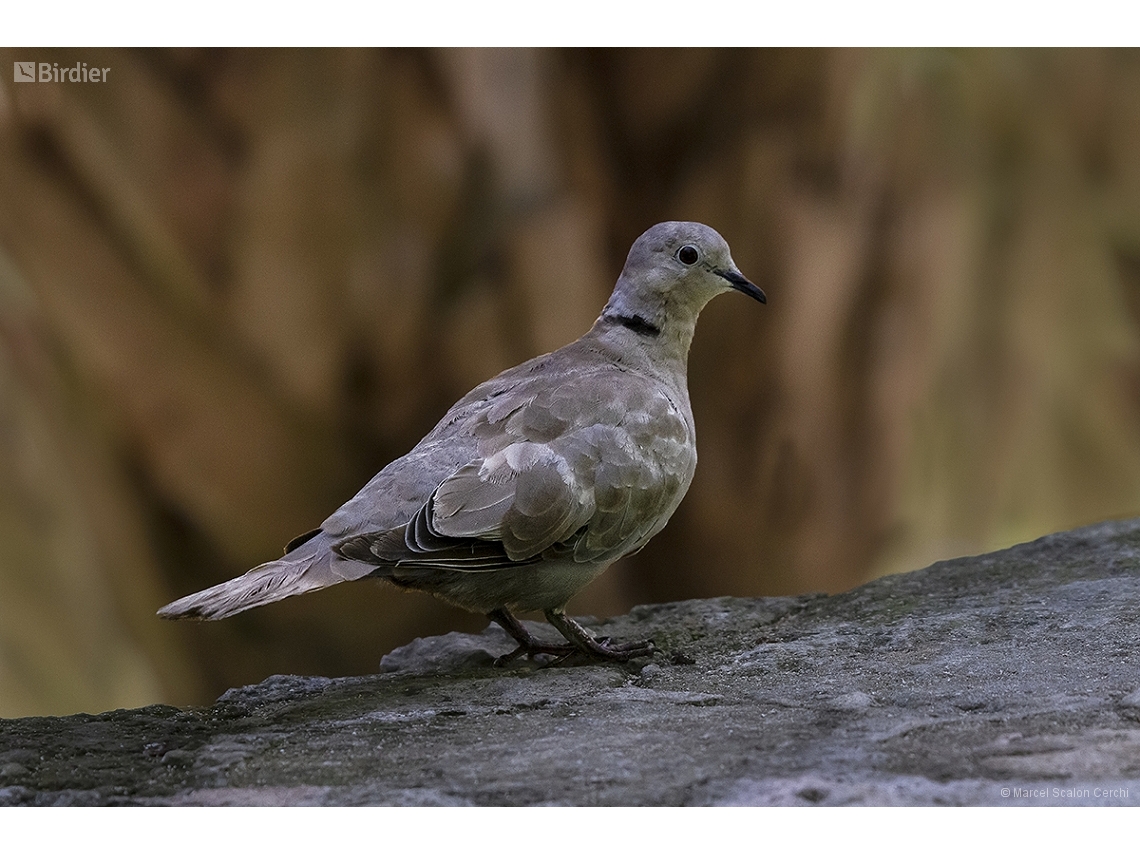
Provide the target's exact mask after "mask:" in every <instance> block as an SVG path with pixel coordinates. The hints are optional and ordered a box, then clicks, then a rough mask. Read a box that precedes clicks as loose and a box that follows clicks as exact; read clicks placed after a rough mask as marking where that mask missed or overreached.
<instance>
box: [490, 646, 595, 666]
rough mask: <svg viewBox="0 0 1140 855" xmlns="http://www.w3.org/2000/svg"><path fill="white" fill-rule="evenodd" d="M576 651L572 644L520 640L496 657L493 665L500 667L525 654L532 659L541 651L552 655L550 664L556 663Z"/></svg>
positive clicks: (564, 659)
mask: <svg viewBox="0 0 1140 855" xmlns="http://www.w3.org/2000/svg"><path fill="white" fill-rule="evenodd" d="M578 652H579V650H578V648H577V647H575V646H574V645H573V644H542V643H540V642H537V641H535V642H533V643H531V644H524V643H521V642H520V644H519V646H518V647H516V648H515V649H514V650H512V651H511V652H510V653H504V654H503V655H502V656H500V657H499V658H498V659H496V660H495V662H494V665H495V667H496V668H502V667H504V666H506V665H510V664H511V663H512V662H514V661H515V660H516V659H518V658H519V657H520V656H525V657H526V658H527V659H534V657H535V656H538V655H539V654H542V653H545V654H547V655H548V656H553V657H554V662H553V663H552V664H557V663H560V662H564V661H566V659H568V658H570V657H571V656H573V655H574V654H575V653H578Z"/></svg>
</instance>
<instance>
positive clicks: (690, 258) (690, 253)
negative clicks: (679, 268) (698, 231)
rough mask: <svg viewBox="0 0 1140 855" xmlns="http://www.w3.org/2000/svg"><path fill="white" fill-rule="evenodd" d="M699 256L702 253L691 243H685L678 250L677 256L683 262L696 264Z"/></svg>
mask: <svg viewBox="0 0 1140 855" xmlns="http://www.w3.org/2000/svg"><path fill="white" fill-rule="evenodd" d="M699 257H700V253H699V252H697V248H696V247H695V246H690V245H689V244H685V245H684V246H683V247H681V248H680V249H679V250H677V258H678V260H679V261H680V262H681V263H682V264H696V263H697V259H698V258H699Z"/></svg>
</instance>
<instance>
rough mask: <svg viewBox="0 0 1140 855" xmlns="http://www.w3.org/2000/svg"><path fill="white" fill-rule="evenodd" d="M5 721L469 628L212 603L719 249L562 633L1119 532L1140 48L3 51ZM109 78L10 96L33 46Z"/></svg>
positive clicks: (1131, 361)
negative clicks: (193, 596)
mask: <svg viewBox="0 0 1140 855" xmlns="http://www.w3.org/2000/svg"><path fill="white" fill-rule="evenodd" d="M0 60H2V62H0V72H2V78H0V80H2V82H0V716H23V715H39V714H64V713H71V712H76V711H80V710H82V711H89V712H97V711H101V710H106V709H110V708H114V707H130V706H139V705H143V704H147V703H154V702H160V701H161V702H168V703H177V704H188V703H199V704H200V703H208V702H209V701H211V700H212V699H213V698H214V697H216V696H217V695H218V694H219V693H220V692H222V691H224V690H225V689H226V688H228V687H230V686H236V685H241V684H244V683H250V682H256V681H258V680H261V679H263V678H265V677H267V676H269V675H271V674H274V673H302V674H323V675H326V676H337V675H343V674H357V673H368V672H372V671H375V670H376V668H377V666H378V663H379V660H380V657H381V656H382V655H383V654H384V653H385V652H387V651H388V650H390V649H391V648H392V647H394V646H396V645H399V644H402V643H405V642H407V641H409V640H411V639H412V638H414V637H416V636H418V635H429V634H436V633H443V632H447V631H450V630H464V631H478V630H480V629H481V628H482V627H483V626H485V625H486V621H485V619H483V618H480V617H479V616H474V615H468V614H466V613H463V612H460V611H457V610H455V609H452V608H449V607H447V606H444V605H442V604H440V603H437V602H435V601H434V600H432V599H431V598H430V597H428V596H426V595H422V594H405V593H401V592H398V591H396V590H395V589H391V588H384V587H382V586H381V585H380V583H371V582H365V583H356V584H353V585H343V586H339V587H336V588H332V589H329V590H326V591H323V592H320V593H317V594H310V595H307V596H305V597H300V598H295V599H293V600H288V601H285V602H282V603H279V604H276V605H272V606H269V607H267V608H264V609H258V610H254V611H252V612H247V613H245V614H243V615H240V616H238V617H236V618H233V619H230V620H228V621H223V622H220V623H216V624H194V623H167V622H163V621H160V620H158V619H157V618H155V616H154V611H155V609H157V608H158V607H159V606H161V605H162V604H164V603H166V602H167V601H169V600H171V599H174V598H175V597H178V596H181V595H183V594H187V593H190V592H192V591H196V590H198V589H200V588H202V587H205V586H207V585H210V584H213V583H216V582H219V581H222V580H224V579H227V578H230V577H232V576H235V575H237V574H239V573H242V572H244V571H245V570H246V569H247V568H249V567H251V566H253V565H255V564H258V563H260V562H262V561H265V560H268V559H270V558H273V557H276V556H278V555H280V553H281V550H282V547H283V545H284V544H285V543H286V542H287V541H288V540H289V539H290V538H292V537H293V536H294V535H297V534H299V533H301V532H304V531H307V530H309V529H311V528H313V527H315V526H317V525H319V524H320V522H321V521H322V520H323V519H324V518H325V517H326V516H327V515H328V514H329V513H330V512H331V511H332V510H334V509H335V508H336V507H337V506H338V505H339V504H340V503H341V502H343V501H344V500H345V499H347V498H348V497H349V496H351V495H352V494H353V493H354V492H355V491H356V490H357V489H358V488H359V487H360V486H361V485H362V484H363V483H364V482H365V481H366V480H367V479H368V478H369V477H371V475H372V474H373V473H374V472H375V471H377V470H378V469H379V468H381V467H382V466H383V465H384V464H385V463H387V462H388V461H389V460H391V459H393V458H394V457H396V456H398V455H400V454H402V453H404V452H405V451H407V450H408V449H409V448H410V447H411V446H412V445H413V444H414V443H415V442H416V441H417V440H418V439H419V438H420V437H421V436H422V434H423V433H425V432H426V431H427V430H428V429H429V428H430V427H431V426H432V425H433V424H434V423H435V422H436V421H437V420H438V418H439V417H440V416H441V415H442V414H443V412H444V411H445V410H446V408H447V407H448V406H449V405H450V404H451V403H452V402H453V401H454V400H456V399H457V398H458V397H459V396H461V395H462V394H463V393H465V392H466V391H467V390H468V389H469V388H471V387H472V386H473V385H475V384H476V383H478V382H480V381H482V380H484V379H486V378H488V377H490V376H492V375H493V374H495V373H496V372H498V371H500V370H502V369H504V368H507V367H509V366H511V365H513V364H515V363H517V362H519V361H521V360H523V359H526V358H528V357H530V356H533V355H535V354H538V353H541V352H543V351H548V350H551V349H554V348H556V347H559V346H560V345H562V344H565V343H567V342H569V341H571V340H573V339H574V338H576V337H577V336H578V335H580V334H581V333H582V332H584V331H585V330H586V329H587V328H588V327H589V326H590V324H591V323H592V321H593V319H594V318H595V317H596V315H597V314H598V312H599V310H600V309H601V306H602V305H603V304H604V302H605V300H606V298H607V296H608V294H609V292H610V289H611V287H612V284H613V281H614V279H615V278H616V276H617V273H618V271H619V270H620V268H621V265H622V262H623V260H624V257H625V254H626V252H627V250H628V248H629V245H630V243H631V242H632V241H633V239H634V238H636V237H637V235H638V234H640V233H641V232H642V231H643V230H644V229H646V228H647V227H649V226H650V225H652V224H654V223H656V222H658V221H661V220H666V219H694V220H701V221H704V222H706V223H709V224H710V225H712V226H713V227H715V228H716V229H718V230H719V231H720V232H721V233H722V234H723V235H724V236H725V237H726V238H727V240H728V241H729V244H730V245H731V246H732V249H733V255H734V257H735V259H736V261H737V263H738V265H739V266H740V268H741V270H743V271H744V273H745V274H746V275H748V276H749V277H750V278H751V279H753V281H755V282H756V283H757V284H759V285H761V286H762V287H763V288H764V289H765V290H766V291H767V293H768V297H769V302H768V305H767V306H765V307H760V306H757V305H756V304H754V303H752V302H751V301H747V300H745V299H744V298H736V297H733V296H726V297H722V298H720V299H718V300H716V301H714V302H713V303H712V304H711V305H710V306H709V307H708V309H706V310H705V312H704V314H703V315H702V317H701V322H700V326H699V328H698V331H697V336H696V341H695V344H694V346H693V351H692V354H691V360H690V389H691V393H692V398H693V409H694V411H695V415H696V421H697V425H698V447H699V453H700V464H699V466H698V467H697V475H696V479H695V481H694V483H693V486H692V489H691V490H690V492H689V495H688V497H687V498H686V500H685V502H684V503H683V505H682V506H681V509H680V510H679V511H678V513H677V514H676V516H675V517H674V518H673V521H672V522H671V523H670V525H669V526H668V528H666V529H665V531H664V532H663V533H662V534H660V535H658V537H657V538H656V539H655V540H654V541H653V542H652V543H651V544H650V545H649V546H648V547H647V548H646V549H645V550H644V551H643V552H641V553H639V554H638V555H636V556H633V557H631V558H628V559H626V560H624V561H622V562H620V563H619V564H618V565H616V566H615V567H614V568H613V569H612V570H610V571H609V572H608V573H607V574H605V575H604V576H603V577H602V578H601V579H600V580H598V581H597V582H595V583H594V585H593V586H591V587H590V588H588V589H587V590H586V591H585V592H584V593H583V594H582V595H580V596H579V598H578V599H576V600H575V601H573V602H572V604H571V609H570V610H571V612H572V613H575V614H596V615H608V614H616V613H621V612H624V611H626V610H628V609H629V608H630V607H631V606H633V605H635V604H637V603H646V602H662V601H669V600H675V599H682V598H689V597H710V596H719V595H725V594H732V595H740V596H759V595H775V594H793V593H799V592H806V591H829V592H835V591H842V590H845V589H848V588H851V587H852V586H855V585H857V584H859V583H861V582H863V581H865V580H868V579H870V578H873V577H875V576H878V575H881V574H885V573H894V572H900V571H906V570H911V569H915V568H919V567H922V566H925V565H927V564H930V563H931V562H933V561H935V560H938V559H941V558H948V557H952V556H957V555H962V554H966V553H976V552H982V551H986V550H991V549H995V548H998V547H1003V546H1007V545H1011V544H1013V543H1016V542H1019V541H1024V540H1027V539H1031V538H1033V537H1036V536H1039V535H1042V534H1046V533H1048V532H1052V531H1056V530H1061V529H1066V528H1070V527H1074V526H1077V525H1080V524H1083V523H1089V522H1093V521H1097V520H1101V519H1104V518H1108V517H1121V516H1129V515H1134V514H1136V513H1138V512H1140V53H1138V52H1136V51H1100V50H1013V51H1005V50H964V51H950V50H792V49H780V50H716V49H699V50H697V49H694V50H651V49H646V50H617V49H615V50H525V49H512V50H482V49H470V50H468V49H464V50H452V49H447V50H426V49H425V50H412V49H404V50H375V51H365V50H203V51H196V50H184V49H183V50H48V49H20V50H0ZM33 60H34V61H36V62H38V63H42V62H48V63H58V64H59V66H61V67H73V66H75V65H76V63H86V64H87V66H88V67H100V68H108V69H109V72H108V73H107V82H106V83H98V84H92V83H86V84H85V83H71V82H62V83H14V82H13V75H12V72H11V69H12V68H13V63H14V62H17V61H33Z"/></svg>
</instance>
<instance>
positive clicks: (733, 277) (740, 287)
mask: <svg viewBox="0 0 1140 855" xmlns="http://www.w3.org/2000/svg"><path fill="white" fill-rule="evenodd" d="M713 272H714V273H716V275H717V276H719V277H721V278H722V279H727V280H728V284H729V285H731V286H732V288H733V290H734V291H739V292H740V293H741V294H747V295H748V296H749V297H751V298H752V299H754V300H759V301H760V302H761V303H767V302H768V298H767V297H765V296H764V292H763V291H761V290H760V289H759V288H757V287H756V286H755V285H753V284H752V283H751V282H749V281H748V280H747V279H745V278H744V277H743V276H741V275H740V274H739V273H737V272H736V271H735V270H715V271H713Z"/></svg>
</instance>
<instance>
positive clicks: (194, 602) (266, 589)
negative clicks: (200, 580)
mask: <svg viewBox="0 0 1140 855" xmlns="http://www.w3.org/2000/svg"><path fill="white" fill-rule="evenodd" d="M334 560H335V559H334V556H333V555H332V553H330V552H329V551H328V550H327V549H321V550H308V551H306V554H302V555H297V556H294V555H287V556H286V557H284V558H279V559H277V560H276V561H269V562H266V563H265V564H260V565H258V566H257V567H254V568H253V569H252V570H250V571H249V572H248V573H246V574H245V575H243V576H238V577H237V578H236V579H230V580H229V581H228V582H222V583H221V584H220V585H214V587H212V588H207V589H206V590H204V591H199V592H198V593H196V594H190V595H189V596H186V597H183V598H182V599H180V600H175V601H174V602H173V603H170V604H169V605H165V606H163V607H162V608H161V609H159V610H158V615H159V617H163V618H167V619H168V620H182V619H184V618H194V619H197V620H221V619H222V618H227V617H229V616H230V615H236V614H238V613H239V612H244V611H246V610H247V609H252V608H256V607H257V606H264V605H267V604H268V603H275V602H277V601H278V600H283V599H285V598H286V597H294V596H296V595H297V594H304V593H307V592H308V591H316V590H320V589H321V588H327V587H329V586H330V585H335V584H337V583H338V582H344V581H346V580H350V579H356V578H360V577H361V576H363V575H367V573H368V572H369V570H373V569H375V568H362V567H358V566H357V567H352V566H342V567H336V568H334V567H333V564H334ZM336 563H338V564H347V562H340V561H338V562H336ZM338 571H339V572H338ZM346 571H347V572H346ZM353 571H356V572H353ZM361 571H363V572H361Z"/></svg>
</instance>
